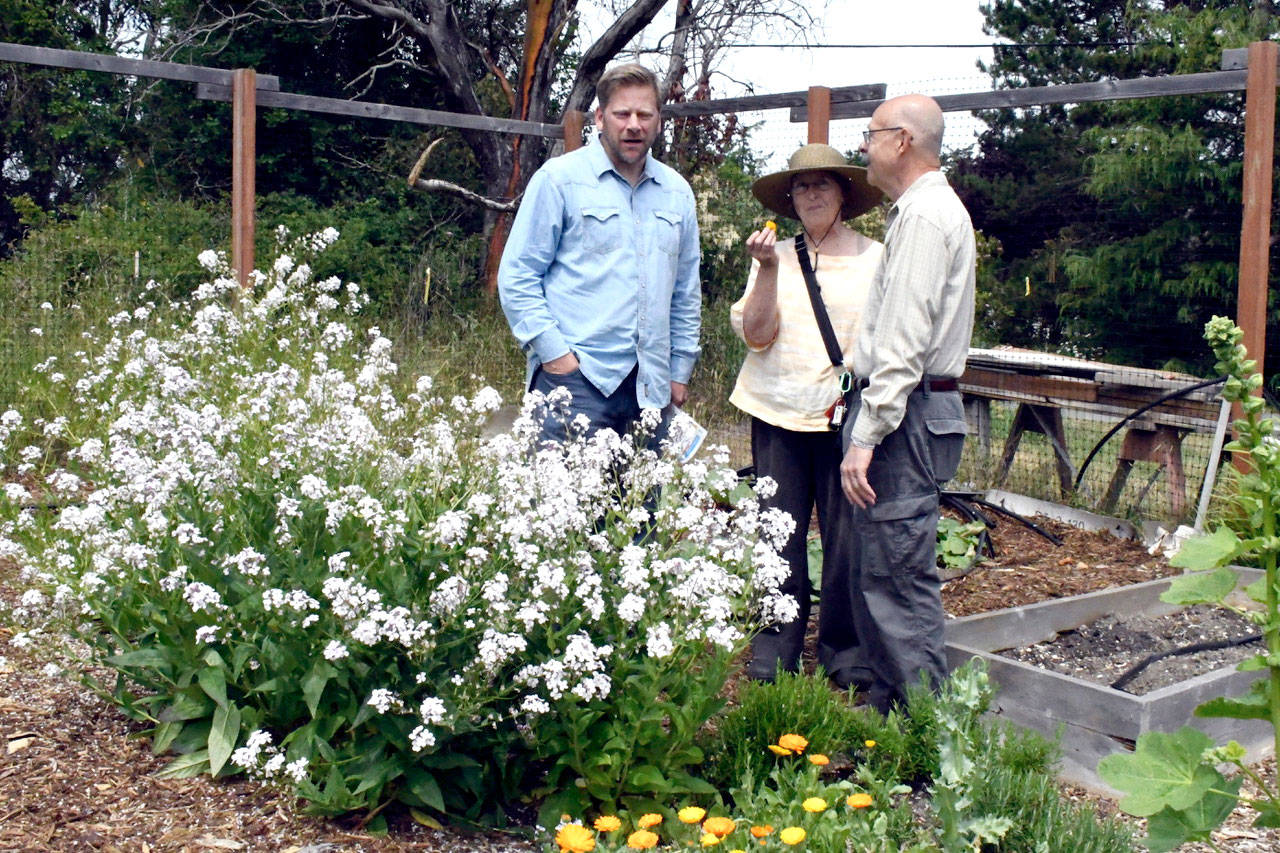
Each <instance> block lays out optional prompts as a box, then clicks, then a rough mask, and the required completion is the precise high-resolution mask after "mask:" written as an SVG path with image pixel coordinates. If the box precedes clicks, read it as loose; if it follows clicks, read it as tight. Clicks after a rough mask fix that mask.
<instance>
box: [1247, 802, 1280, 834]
mask: <svg viewBox="0 0 1280 853" xmlns="http://www.w3.org/2000/svg"><path fill="white" fill-rule="evenodd" d="M1253 807H1254V808H1255V809H1256V810H1257V812H1258V816H1257V817H1256V818H1254V821H1253V825H1254V826H1265V827H1268V828H1270V829H1274V828H1276V827H1280V807H1277V806H1275V805H1274V804H1272V803H1269V802H1267V801H1266V800H1255V801H1254V803H1253Z"/></svg>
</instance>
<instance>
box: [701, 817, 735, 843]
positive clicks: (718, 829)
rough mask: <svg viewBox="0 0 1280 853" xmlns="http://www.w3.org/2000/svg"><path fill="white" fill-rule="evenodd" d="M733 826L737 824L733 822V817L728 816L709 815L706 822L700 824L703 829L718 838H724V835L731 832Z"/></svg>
mask: <svg viewBox="0 0 1280 853" xmlns="http://www.w3.org/2000/svg"><path fill="white" fill-rule="evenodd" d="M735 826H737V824H735V823H734V822H733V818H728V817H709V818H707V820H706V822H705V823H703V824H702V828H703V829H705V830H706V831H707V832H709V833H711V834H712V835H715V836H717V837H719V838H724V837H725V836H726V835H728V834H729V833H731V832H733V830H734V827H735Z"/></svg>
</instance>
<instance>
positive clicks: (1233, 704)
mask: <svg viewBox="0 0 1280 853" xmlns="http://www.w3.org/2000/svg"><path fill="white" fill-rule="evenodd" d="M1256 683H1258V684H1265V683H1266V682H1265V681H1260V682H1256ZM1195 714H1196V716H1197V717H1226V718H1228V719H1232V720H1269V719H1271V710H1270V705H1269V703H1268V702H1267V697H1266V696H1263V695H1261V694H1260V693H1256V692H1255V693H1246V694H1245V695H1243V696H1238V697H1235V698H1228V697H1226V696H1219V697H1217V698H1214V699H1210V700H1209V701H1208V702H1205V703H1204V704H1202V705H1198V706H1196V710H1195Z"/></svg>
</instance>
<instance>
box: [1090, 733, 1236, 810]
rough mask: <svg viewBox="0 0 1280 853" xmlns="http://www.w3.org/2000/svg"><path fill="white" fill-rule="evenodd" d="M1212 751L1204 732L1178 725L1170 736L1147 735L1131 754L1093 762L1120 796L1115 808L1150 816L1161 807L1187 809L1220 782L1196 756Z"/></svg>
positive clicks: (1221, 778) (1218, 775) (1099, 772)
mask: <svg viewBox="0 0 1280 853" xmlns="http://www.w3.org/2000/svg"><path fill="white" fill-rule="evenodd" d="M1211 746H1213V741H1212V740H1211V739H1210V738H1209V736H1208V735H1206V734H1205V733H1204V732H1201V731H1199V730H1197V729H1193V728H1191V727H1190V726H1183V727H1182V728H1181V729H1178V731H1176V732H1174V733H1173V734H1166V733H1165V732H1147V733H1145V734H1143V735H1141V736H1140V737H1139V738H1138V744H1137V749H1135V750H1134V752H1133V753H1132V754H1130V753H1117V754H1115V755H1108V756H1107V757H1106V758H1104V759H1102V761H1100V762H1098V775H1099V776H1101V777H1102V780H1103V781H1104V782H1106V783H1107V784H1108V785H1111V786H1112V787H1113V788H1116V789H1118V790H1120V791H1124V792H1125V797H1124V799H1122V800H1121V801H1120V808H1121V809H1123V810H1124V811H1126V812H1128V813H1129V814H1131V815H1136V816H1137V817H1149V816H1150V815H1153V814H1155V813H1156V812H1158V811H1160V810H1161V809H1163V808H1166V807H1169V808H1173V809H1186V808H1189V807H1190V806H1192V805H1193V804H1195V803H1196V802H1198V801H1199V800H1200V798H1201V797H1203V796H1204V794H1205V792H1206V791H1208V790H1209V789H1210V788H1212V787H1220V786H1221V785H1222V784H1224V782H1225V780H1224V779H1223V777H1222V774H1221V773H1219V772H1218V771H1217V770H1215V769H1213V768H1212V767H1209V766H1207V765H1205V764H1203V763H1202V762H1201V761H1200V755H1201V753H1203V752H1204V751H1205V750H1206V749H1208V748H1209V747H1211Z"/></svg>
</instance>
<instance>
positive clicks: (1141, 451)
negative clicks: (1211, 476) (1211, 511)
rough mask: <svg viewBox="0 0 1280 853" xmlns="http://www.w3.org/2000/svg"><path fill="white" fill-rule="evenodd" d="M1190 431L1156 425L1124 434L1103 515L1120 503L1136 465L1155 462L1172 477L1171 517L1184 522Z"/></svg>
mask: <svg viewBox="0 0 1280 853" xmlns="http://www.w3.org/2000/svg"><path fill="white" fill-rule="evenodd" d="M1187 432H1188V430H1185V429H1180V428H1178V427H1171V426H1165V425H1163V424H1156V425H1152V426H1145V425H1144V426H1132V427H1129V429H1128V431H1127V432H1126V433H1125V434H1124V445H1123V446H1122V447H1121V448H1120V456H1119V458H1117V460H1116V470H1115V473H1114V474H1112V475H1111V483H1110V484H1109V485H1108V486H1107V495H1106V497H1105V498H1103V500H1102V510H1103V512H1111V511H1112V510H1113V509H1115V506H1116V503H1117V502H1118V501H1119V500H1120V493H1121V492H1123V491H1124V484H1125V481H1126V480H1128V479H1129V472H1130V471H1131V470H1132V469H1133V463H1134V462H1155V463H1157V464H1159V465H1162V466H1163V467H1164V469H1165V471H1166V472H1167V473H1168V475H1169V513H1170V516H1171V517H1172V518H1182V515H1183V513H1184V512H1185V511H1186V509H1187V475H1186V473H1185V472H1184V471H1183V470H1182V439H1183V438H1184V437H1186V434H1187Z"/></svg>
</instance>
